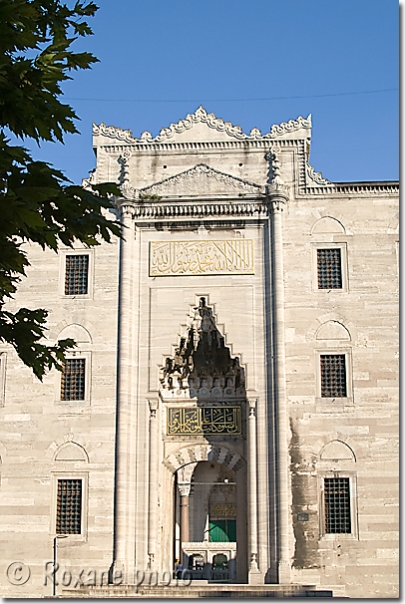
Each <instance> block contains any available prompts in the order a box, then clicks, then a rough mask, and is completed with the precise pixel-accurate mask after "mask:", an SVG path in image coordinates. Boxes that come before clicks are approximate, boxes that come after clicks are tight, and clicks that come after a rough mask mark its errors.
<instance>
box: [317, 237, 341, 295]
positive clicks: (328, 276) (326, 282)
mask: <svg viewBox="0 0 405 604" xmlns="http://www.w3.org/2000/svg"><path fill="white" fill-rule="evenodd" d="M317 266H318V288H319V289H342V261H341V250H340V248H337V247H336V248H331V249H318V250H317Z"/></svg>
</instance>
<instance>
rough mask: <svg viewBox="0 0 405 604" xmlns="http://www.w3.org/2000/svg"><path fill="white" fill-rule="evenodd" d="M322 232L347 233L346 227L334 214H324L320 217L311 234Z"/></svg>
mask: <svg viewBox="0 0 405 604" xmlns="http://www.w3.org/2000/svg"><path fill="white" fill-rule="evenodd" d="M321 233H343V234H345V233H346V230H345V227H344V226H343V224H342V223H341V222H340V220H337V218H333V217H332V216H322V218H319V219H318V220H317V221H316V222H315V223H314V224H313V225H312V228H311V235H315V234H321Z"/></svg>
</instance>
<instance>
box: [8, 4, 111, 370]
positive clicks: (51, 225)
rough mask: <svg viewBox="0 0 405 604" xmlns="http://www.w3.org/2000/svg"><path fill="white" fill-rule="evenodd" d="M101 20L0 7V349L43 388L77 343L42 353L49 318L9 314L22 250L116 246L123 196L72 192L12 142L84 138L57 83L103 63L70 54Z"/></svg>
mask: <svg viewBox="0 0 405 604" xmlns="http://www.w3.org/2000/svg"><path fill="white" fill-rule="evenodd" d="M96 11H97V6H96V5H95V4H94V3H93V2H86V1H85V2H80V1H78V2H76V3H75V4H74V5H73V6H72V7H71V8H69V7H68V6H67V5H66V4H64V3H63V2H61V0H0V50H1V52H0V212H1V216H0V342H2V343H8V344H11V345H12V346H14V348H15V350H16V351H17V354H18V355H19V357H20V358H21V360H22V361H23V362H24V363H25V364H26V365H27V366H28V367H31V368H32V370H33V371H34V373H35V375H36V376H37V377H38V378H39V379H42V377H43V375H44V373H45V372H46V371H47V370H48V369H50V368H51V367H56V368H58V369H61V366H62V365H61V364H62V362H63V360H64V352H65V351H66V350H67V349H68V348H69V347H72V346H73V345H74V342H73V341H72V340H61V341H60V342H58V343H57V344H56V345H55V346H48V345H46V343H44V338H45V333H46V321H47V316H48V311H46V310H45V309H27V308H20V309H19V310H18V311H17V312H15V313H14V312H11V311H10V310H7V305H6V303H7V300H8V299H10V298H12V297H13V294H14V293H15V292H16V289H17V287H18V284H19V282H20V281H21V279H22V278H23V277H24V276H25V274H26V272H25V271H26V268H27V267H28V266H29V260H28V257H27V254H26V252H25V250H24V244H25V243H27V242H34V243H37V244H39V245H40V246H41V247H42V248H43V249H45V248H49V249H52V250H54V251H55V252H56V251H57V250H58V247H59V245H60V243H62V244H64V245H66V246H72V245H73V244H74V242H76V241H77V242H81V243H82V244H84V245H86V246H95V245H98V244H99V243H100V241H101V240H105V241H110V239H111V236H112V235H115V236H120V226H119V223H118V222H116V221H114V220H111V218H109V217H107V212H106V210H109V209H112V208H113V207H114V205H113V200H112V195H117V194H119V191H118V189H117V187H116V186H115V185H113V184H102V185H97V186H95V185H94V186H90V187H89V188H88V187H86V188H82V187H81V186H78V185H74V184H73V183H71V182H70V181H69V180H68V179H67V178H66V177H65V176H64V175H63V173H62V172H61V171H59V170H57V169H55V168H54V167H52V166H51V165H49V164H48V163H45V162H42V161H35V160H34V159H33V157H32V155H31V154H30V153H29V152H28V151H27V149H25V148H24V147H23V146H21V145H17V144H12V140H11V139H13V140H14V141H16V142H18V139H21V140H22V141H23V140H24V139H27V138H31V139H34V140H35V141H37V142H38V143H39V142H40V141H54V142H56V143H57V142H60V143H62V142H63V135H64V134H65V133H75V132H78V131H77V129H76V125H75V120H76V119H77V116H76V113H75V112H74V110H73V109H72V107H70V106H69V105H68V104H65V103H63V102H62V100H61V96H62V90H61V83H62V82H63V81H65V80H68V79H71V72H73V71H75V70H81V69H89V68H90V67H91V65H92V64H93V63H95V62H97V60H98V59H96V58H95V57H94V56H93V55H91V54H90V53H88V52H79V53H75V52H73V50H72V49H71V46H72V44H73V43H74V41H75V40H76V39H77V38H79V37H82V36H87V35H89V34H91V33H92V31H91V29H90V27H89V25H88V22H87V19H88V18H89V17H92V16H93V15H94V14H95V12H96ZM12 135H14V137H13V136H12Z"/></svg>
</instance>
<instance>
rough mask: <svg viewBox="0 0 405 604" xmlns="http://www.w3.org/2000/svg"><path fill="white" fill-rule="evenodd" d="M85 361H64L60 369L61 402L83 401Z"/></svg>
mask: <svg viewBox="0 0 405 604" xmlns="http://www.w3.org/2000/svg"><path fill="white" fill-rule="evenodd" d="M85 377H86V359H76V358H74V359H66V362H65V363H64V364H63V368H62V380H61V400H62V401H84V400H85V394H86V392H85Z"/></svg>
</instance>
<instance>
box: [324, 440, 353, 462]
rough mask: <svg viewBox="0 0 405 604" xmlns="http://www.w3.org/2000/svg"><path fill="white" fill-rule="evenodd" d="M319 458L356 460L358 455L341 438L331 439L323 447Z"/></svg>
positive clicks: (326, 459)
mask: <svg viewBox="0 0 405 604" xmlns="http://www.w3.org/2000/svg"><path fill="white" fill-rule="evenodd" d="M319 459H320V460H321V461H332V460H333V461H338V460H350V461H356V456H355V454H354V451H353V449H352V448H351V447H349V445H347V444H346V443H344V442H342V441H341V440H331V441H329V442H328V443H326V445H324V447H323V448H322V449H321V452H320V454H319Z"/></svg>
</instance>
